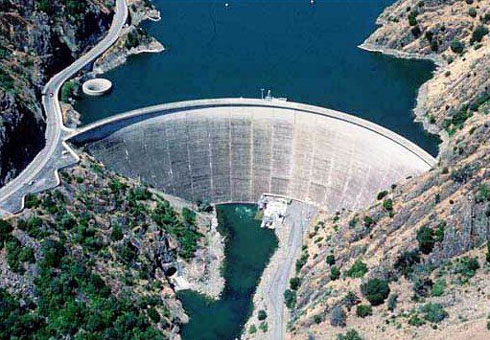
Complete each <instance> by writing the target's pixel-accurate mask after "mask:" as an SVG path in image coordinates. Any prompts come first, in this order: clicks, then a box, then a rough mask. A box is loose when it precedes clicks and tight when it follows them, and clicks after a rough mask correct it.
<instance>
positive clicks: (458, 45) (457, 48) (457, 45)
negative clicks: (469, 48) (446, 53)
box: [451, 39, 464, 54]
mask: <svg viewBox="0 0 490 340" xmlns="http://www.w3.org/2000/svg"><path fill="white" fill-rule="evenodd" d="M451 51H453V52H454V53H458V54H461V53H463V51H464V44H463V43H462V42H461V41H459V40H457V39H454V40H453V41H452V42H451Z"/></svg>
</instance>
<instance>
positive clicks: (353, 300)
mask: <svg viewBox="0 0 490 340" xmlns="http://www.w3.org/2000/svg"><path fill="white" fill-rule="evenodd" d="M360 302H361V300H360V299H359V297H358V296H357V295H356V294H355V293H354V292H353V291H349V292H348V293H347V294H346V295H345V296H344V298H343V299H342V304H343V305H344V306H346V307H347V309H348V310H350V309H351V308H352V307H354V306H355V305H357V304H359V303H360Z"/></svg>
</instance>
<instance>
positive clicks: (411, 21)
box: [408, 11, 418, 26]
mask: <svg viewBox="0 0 490 340" xmlns="http://www.w3.org/2000/svg"><path fill="white" fill-rule="evenodd" d="M417 14H418V13H417V11H412V12H410V14H409V15H408V23H409V24H410V26H415V25H417Z"/></svg>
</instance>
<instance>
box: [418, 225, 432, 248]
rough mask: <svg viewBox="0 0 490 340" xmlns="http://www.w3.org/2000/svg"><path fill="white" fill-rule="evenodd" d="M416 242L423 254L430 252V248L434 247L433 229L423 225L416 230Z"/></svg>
mask: <svg viewBox="0 0 490 340" xmlns="http://www.w3.org/2000/svg"><path fill="white" fill-rule="evenodd" d="M417 242H418V243H419V249H420V251H421V252H422V253H424V254H430V253H431V252H432V249H434V244H435V242H436V241H435V239H434V231H433V230H432V229H431V228H429V227H427V226H423V227H421V228H420V229H419V230H418V231H417Z"/></svg>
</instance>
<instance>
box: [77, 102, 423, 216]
mask: <svg viewBox="0 0 490 340" xmlns="http://www.w3.org/2000/svg"><path fill="white" fill-rule="evenodd" d="M237 101H239V102H240V103H242V100H237ZM295 105H296V104H293V105H292V108H287V107H284V106H274V105H270V106H268V105H256V106H253V105H237V106H232V105H218V106H216V107H212V106H206V107H205V106H203V105H201V106H193V107H191V108H189V109H186V108H185V107H183V108H181V109H180V111H178V110H175V111H172V112H170V113H169V112H168V111H164V112H162V113H161V114H160V115H158V114H156V113H154V112H153V113H151V115H152V116H151V118H148V119H139V120H136V121H135V122H134V123H132V124H129V125H125V126H121V125H120V121H118V120H114V124H115V125H117V127H116V129H115V130H111V126H110V125H109V126H107V127H105V126H104V125H96V126H95V127H94V129H95V130H94V131H91V130H90V129H89V130H86V129H85V130H84V131H83V132H81V133H80V134H87V136H91V137H89V138H92V139H94V136H95V135H96V134H97V133H99V131H100V133H101V134H103V136H102V137H101V138H99V139H95V140H96V141H95V142H92V143H88V144H87V148H88V151H89V152H91V153H92V154H93V155H94V157H96V158H97V159H99V160H100V161H102V162H104V163H105V164H106V166H108V167H109V168H111V169H113V170H115V171H118V172H120V173H122V174H123V175H127V176H133V177H135V176H136V177H137V176H141V178H142V180H143V181H145V182H149V183H152V184H154V185H155V186H157V187H159V188H161V189H164V190H166V191H167V192H169V193H172V194H174V195H176V196H180V197H183V198H186V199H193V200H207V201H210V202H211V203H213V202H238V201H239V202H251V201H252V202H253V201H256V200H257V199H258V198H259V197H260V195H261V194H262V193H265V192H267V193H272V194H277V195H283V196H289V197H291V198H296V199H299V200H302V201H309V202H312V203H315V204H317V205H319V206H323V207H326V208H327V209H328V210H330V211H334V210H335V209H338V208H343V207H345V208H355V207H359V206H362V205H366V204H368V203H370V202H372V201H373V198H374V196H375V194H376V193H377V192H378V191H381V190H384V189H386V188H387V187H389V185H391V184H392V183H394V182H396V181H398V180H401V179H404V178H405V177H406V176H409V175H416V174H418V173H420V172H422V171H426V170H428V169H429V166H428V165H427V160H426V159H427V158H424V157H425V154H424V153H423V151H421V154H422V156H421V157H419V156H418V154H417V150H418V149H417V148H416V147H412V146H410V144H407V145H408V147H407V145H405V144H406V143H405V142H404V141H403V139H402V137H399V136H396V135H394V134H393V135H388V136H386V135H385V134H383V133H384V132H383V131H384V130H382V132H376V131H374V130H373V129H374V128H375V126H374V125H373V124H368V125H369V126H368V127H367V128H364V127H362V125H360V124H358V123H352V122H350V121H349V119H348V117H347V118H345V117H343V118H342V119H340V118H336V117H330V116H327V115H322V114H319V113H317V114H313V113H309V112H307V111H305V110H304V109H298V108H297V107H296V106H295ZM124 119H125V118H124ZM107 124H111V123H110V122H108V123H107ZM373 126H374V127H373ZM104 128H106V129H107V130H106V131H109V133H107V132H105V131H104V130H103V129H104ZM247 134H248V135H247ZM75 138H77V137H75ZM82 138H83V136H82ZM397 139H400V141H398V140H397ZM407 143H408V142H407ZM410 148H411V149H410Z"/></svg>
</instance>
